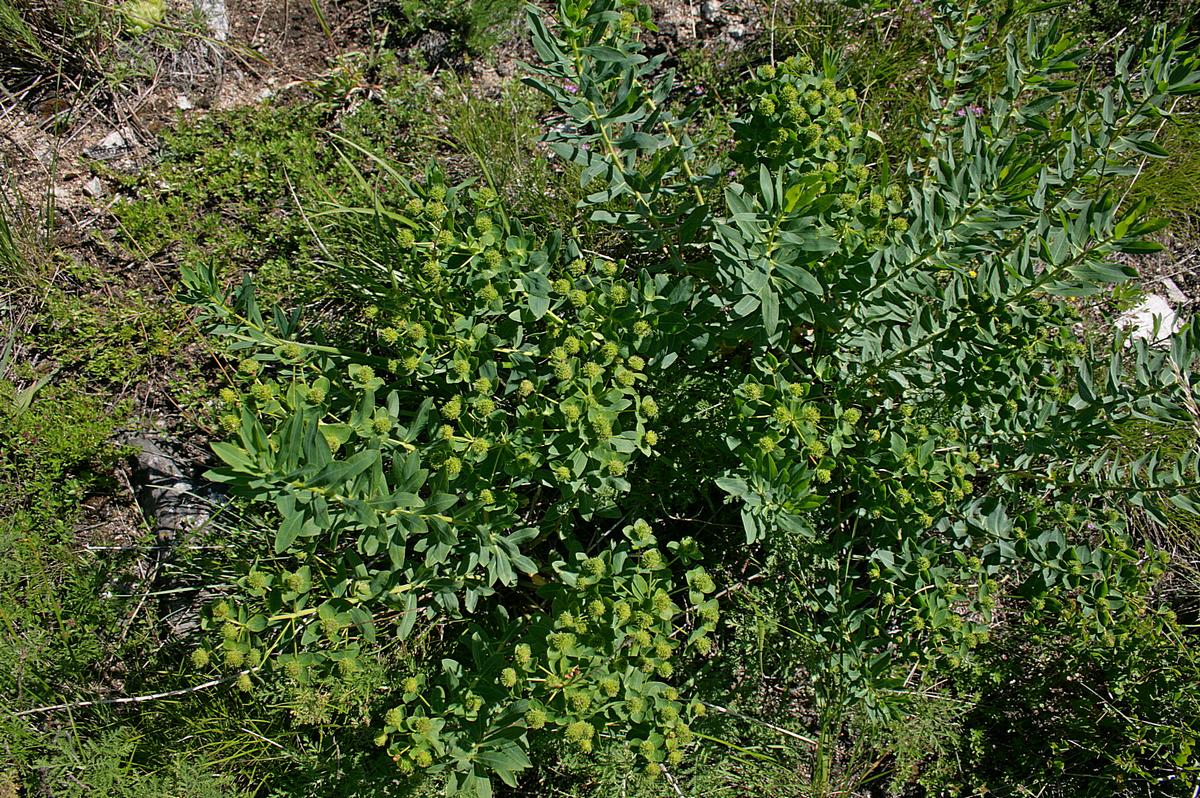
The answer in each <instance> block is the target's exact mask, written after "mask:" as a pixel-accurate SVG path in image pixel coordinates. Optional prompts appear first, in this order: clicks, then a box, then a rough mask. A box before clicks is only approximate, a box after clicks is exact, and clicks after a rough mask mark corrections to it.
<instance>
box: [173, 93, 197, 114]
mask: <svg viewBox="0 0 1200 798" xmlns="http://www.w3.org/2000/svg"><path fill="white" fill-rule="evenodd" d="M175 107H176V108H178V109H179V110H180V111H190V110H192V109H193V108H195V107H196V106H195V105H194V104H193V103H192V101H191V99H189V98H188V96H187V95H186V94H181V95H179V96H178V97H176V98H175Z"/></svg>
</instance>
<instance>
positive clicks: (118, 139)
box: [96, 130, 128, 150]
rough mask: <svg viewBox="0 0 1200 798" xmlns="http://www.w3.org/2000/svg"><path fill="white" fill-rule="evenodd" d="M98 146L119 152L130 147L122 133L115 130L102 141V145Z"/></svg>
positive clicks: (98, 145)
mask: <svg viewBox="0 0 1200 798" xmlns="http://www.w3.org/2000/svg"><path fill="white" fill-rule="evenodd" d="M96 146H97V147H99V148H102V149H105V150H119V149H122V148H124V147H126V146H128V145H127V143H126V141H125V136H124V135H122V133H121V131H119V130H114V131H113V132H112V133H109V134H108V135H107V136H105V137H104V138H102V139H100V143H99V144H97V145H96Z"/></svg>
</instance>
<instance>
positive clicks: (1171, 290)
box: [1159, 277, 1191, 305]
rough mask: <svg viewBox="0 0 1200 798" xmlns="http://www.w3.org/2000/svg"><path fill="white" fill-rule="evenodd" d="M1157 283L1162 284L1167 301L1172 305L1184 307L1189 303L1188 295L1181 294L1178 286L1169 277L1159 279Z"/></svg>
mask: <svg viewBox="0 0 1200 798" xmlns="http://www.w3.org/2000/svg"><path fill="white" fill-rule="evenodd" d="M1159 282H1160V283H1162V284H1163V289H1164V290H1166V292H1167V299H1168V300H1169V301H1171V302H1173V303H1174V304H1176V305H1186V304H1187V303H1188V302H1190V301H1191V300H1190V299H1189V298H1188V295H1187V294H1185V293H1183V291H1182V290H1181V289H1180V288H1179V284H1178V283H1176V282H1175V281H1174V280H1172V279H1171V278H1170V277H1163V278H1160V279H1159Z"/></svg>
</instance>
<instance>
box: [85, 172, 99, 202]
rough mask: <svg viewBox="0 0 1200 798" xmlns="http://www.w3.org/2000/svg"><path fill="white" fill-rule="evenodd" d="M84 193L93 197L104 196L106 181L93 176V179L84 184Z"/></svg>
mask: <svg viewBox="0 0 1200 798" xmlns="http://www.w3.org/2000/svg"><path fill="white" fill-rule="evenodd" d="M83 193H84V194H87V195H88V196H89V197H92V198H96V197H103V196H104V181H102V180H101V179H100V178H99V177H93V178H92V179H91V180H89V181H87V182H86V183H84V184H83Z"/></svg>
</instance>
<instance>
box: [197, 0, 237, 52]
mask: <svg viewBox="0 0 1200 798" xmlns="http://www.w3.org/2000/svg"><path fill="white" fill-rule="evenodd" d="M192 5H193V6H194V7H195V9H196V10H197V11H199V12H200V15H201V16H203V17H204V21H205V22H207V23H208V30H209V32H210V33H211V34H212V37H213V38H214V39H216V40H217V41H218V42H223V41H226V40H227V39H228V38H229V9H227V8H226V7H225V0H193V3H192Z"/></svg>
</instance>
